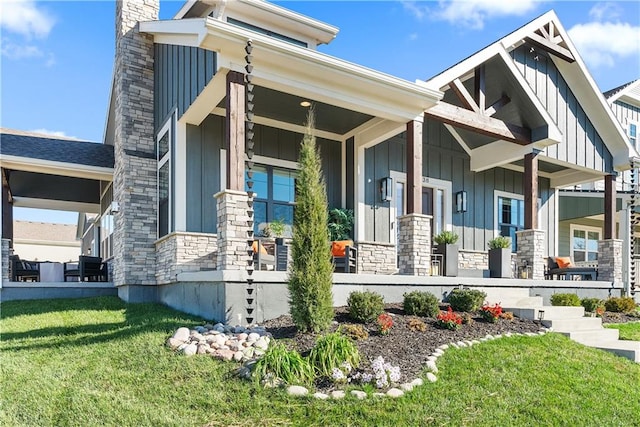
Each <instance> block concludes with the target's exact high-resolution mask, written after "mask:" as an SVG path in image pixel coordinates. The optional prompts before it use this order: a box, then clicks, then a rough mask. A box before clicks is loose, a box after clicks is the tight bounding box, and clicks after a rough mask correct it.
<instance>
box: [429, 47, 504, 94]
mask: <svg viewBox="0 0 640 427" xmlns="http://www.w3.org/2000/svg"><path fill="white" fill-rule="evenodd" d="M498 50H499V43H494V44H492V45H490V46H488V47H486V48H484V49H482V50H481V51H479V52H477V53H475V54H473V55H472V56H470V57H468V58H467V59H465V60H463V61H460V62H458V63H457V64H455V65H454V66H452V67H451V68H448V69H447V70H445V71H443V72H442V73H440V74H438V75H436V76H434V77H432V78H431V79H429V80H427V81H426V82H423V83H422V84H423V85H424V86H426V87H430V88H432V89H434V90H445V89H446V88H447V86H448V85H449V83H451V82H452V81H453V80H455V79H457V78H461V77H463V76H465V75H467V74H469V73H470V72H471V71H473V70H474V68H476V67H477V66H479V65H480V64H483V63H485V62H487V61H488V60H489V59H491V58H493V57H494V56H496V55H498Z"/></svg>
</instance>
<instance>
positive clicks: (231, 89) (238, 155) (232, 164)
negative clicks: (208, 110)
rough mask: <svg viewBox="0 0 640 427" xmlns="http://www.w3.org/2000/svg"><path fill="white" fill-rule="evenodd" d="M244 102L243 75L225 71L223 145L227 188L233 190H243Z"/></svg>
mask: <svg viewBox="0 0 640 427" xmlns="http://www.w3.org/2000/svg"><path fill="white" fill-rule="evenodd" d="M245 102H246V99H245V86H244V75H243V74H242V73H238V72H236V71H229V72H228V73H227V98H226V108H227V113H226V116H225V125H226V135H225V139H226V141H225V143H226V144H225V145H226V147H227V189H229V190H234V191H244V151H245V150H244V144H245V141H244V140H245V129H244V127H245V124H244V122H245Z"/></svg>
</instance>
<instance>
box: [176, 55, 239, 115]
mask: <svg viewBox="0 0 640 427" xmlns="http://www.w3.org/2000/svg"><path fill="white" fill-rule="evenodd" d="M228 71H229V70H228V69H224V68H218V70H216V74H215V75H214V76H213V78H212V79H211V80H210V81H209V83H208V84H207V85H206V86H205V88H204V89H203V90H202V92H200V94H199V95H198V97H197V98H196V99H195V100H194V101H193V102H192V103H191V105H190V106H189V108H187V111H185V112H184V113H183V114H182V117H180V120H179V121H180V122H181V123H188V124H192V125H196V126H199V125H200V123H202V121H203V120H204V119H206V118H207V116H208V115H209V114H210V113H211V112H212V111H213V110H214V109H215V107H216V106H217V105H218V104H219V103H220V101H222V100H223V99H224V97H225V95H226V90H227V86H226V82H227V72H228Z"/></svg>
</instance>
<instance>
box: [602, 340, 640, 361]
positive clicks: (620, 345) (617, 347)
mask: <svg viewBox="0 0 640 427" xmlns="http://www.w3.org/2000/svg"><path fill="white" fill-rule="evenodd" d="M590 346H591V347H595V348H599V349H600V350H605V351H608V352H611V353H614V354H617V355H618V356H621V357H626V358H627V359H629V360H632V361H633V362H636V363H640V341H625V340H617V341H614V340H612V341H602V342H598V343H594V344H592V345H590Z"/></svg>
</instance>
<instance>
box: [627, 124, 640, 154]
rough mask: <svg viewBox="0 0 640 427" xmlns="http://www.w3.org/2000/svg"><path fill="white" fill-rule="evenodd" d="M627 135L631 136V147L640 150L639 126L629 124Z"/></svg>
mask: <svg viewBox="0 0 640 427" xmlns="http://www.w3.org/2000/svg"><path fill="white" fill-rule="evenodd" d="M627 135H628V136H629V142H630V143H631V146H632V147H634V148H635V149H636V150H637V149H638V148H640V147H638V124H637V123H636V122H631V121H630V122H629V124H628V125H627Z"/></svg>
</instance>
